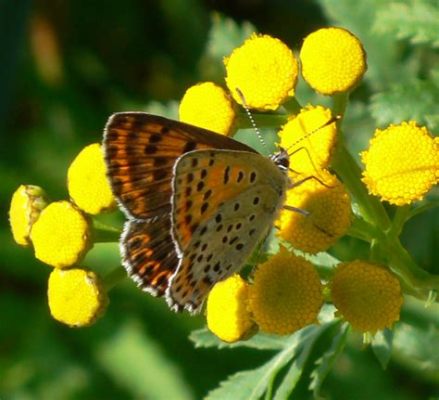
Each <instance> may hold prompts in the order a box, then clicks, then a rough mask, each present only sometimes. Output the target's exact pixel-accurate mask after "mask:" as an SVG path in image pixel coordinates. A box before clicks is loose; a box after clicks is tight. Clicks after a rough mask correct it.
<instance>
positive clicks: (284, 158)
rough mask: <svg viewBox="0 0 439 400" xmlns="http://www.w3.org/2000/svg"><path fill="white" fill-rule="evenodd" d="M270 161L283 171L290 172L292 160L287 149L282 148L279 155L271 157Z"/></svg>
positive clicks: (275, 154)
mask: <svg viewBox="0 0 439 400" xmlns="http://www.w3.org/2000/svg"><path fill="white" fill-rule="evenodd" d="M270 159H271V161H273V162H274V163H275V164H276V166H277V167H278V168H279V169H280V170H281V171H284V172H287V171H288V168H289V167H290V158H289V156H288V152H287V151H286V150H285V149H283V148H280V150H279V151H278V152H277V153H274V154H273V155H271V156H270Z"/></svg>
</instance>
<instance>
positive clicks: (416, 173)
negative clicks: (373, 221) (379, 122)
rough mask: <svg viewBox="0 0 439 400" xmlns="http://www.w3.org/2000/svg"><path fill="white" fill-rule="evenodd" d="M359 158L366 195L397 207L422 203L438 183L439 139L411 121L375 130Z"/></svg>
mask: <svg viewBox="0 0 439 400" xmlns="http://www.w3.org/2000/svg"><path fill="white" fill-rule="evenodd" d="M361 158H362V161H363V163H364V164H365V166H366V167H365V170H364V172H363V182H364V183H365V184H366V186H367V188H368V190H369V192H370V193H371V194H374V195H376V196H379V197H380V198H381V199H382V200H386V201H388V202H389V203H391V204H396V205H398V206H401V205H404V204H410V203H412V202H413V201H416V200H421V199H422V198H423V197H424V196H425V194H426V193H427V192H428V191H429V190H430V189H431V188H432V187H433V186H434V185H435V184H436V183H437V182H438V180H439V139H438V138H436V139H434V138H433V137H432V136H431V135H430V134H429V132H428V130H427V128H425V127H420V126H417V125H416V122H414V121H410V122H403V123H401V124H399V125H390V126H389V127H387V128H386V129H384V130H380V129H377V130H376V131H375V135H374V137H373V138H372V140H371V141H370V144H369V150H367V151H365V152H363V153H362V154H361Z"/></svg>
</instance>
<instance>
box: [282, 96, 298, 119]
mask: <svg viewBox="0 0 439 400" xmlns="http://www.w3.org/2000/svg"><path fill="white" fill-rule="evenodd" d="M282 106H283V108H284V109H285V111H286V112H287V114H288V115H291V114H292V115H296V114H299V112H300V110H301V109H302V106H301V105H300V103H299V102H298V101H297V99H296V98H295V97H291V98H290V99H289V100H288V101H286V102H285V103H284V104H282Z"/></svg>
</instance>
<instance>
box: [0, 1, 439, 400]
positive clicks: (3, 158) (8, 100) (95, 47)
mask: <svg viewBox="0 0 439 400" xmlns="http://www.w3.org/2000/svg"><path fill="white" fill-rule="evenodd" d="M204 3H206V2H204ZM204 3H203V2H201V1H197V0H192V1H178V2H175V1H171V0H163V1H155V2H145V4H142V3H141V2H135V1H133V0H131V1H128V2H125V3H123V4H120V2H114V1H108V2H106V3H105V4H104V3H102V4H100V3H99V2H98V3H96V4H94V3H93V2H90V4H88V3H87V4H85V3H84V2H77V3H76V2H53V1H49V2H48V3H47V4H46V5H45V4H43V3H38V4H31V2H30V1H21V2H2V3H1V5H0V22H1V23H0V26H2V35H0V45H1V47H2V54H4V55H5V57H3V61H2V63H1V65H0V87H1V88H2V90H1V91H0V130H1V132H2V134H1V135H0V211H1V213H2V217H3V218H2V219H1V221H0V229H1V231H0V242H1V243H2V245H0V256H1V257H0V315H1V317H0V343H1V344H2V345H1V351H0V376H1V379H0V398H2V399H3V398H4V399H17V400H18V399H48V398H54V399H61V400H62V399H66V400H70V399H78V398H80V399H97V398H105V399H112V398H152V399H199V398H204V397H205V396H206V393H207V397H206V398H207V399H228V398H232V399H241V398H242V399H257V398H262V397H265V398H267V399H268V398H274V399H287V398H297V399H307V398H322V397H325V398H337V399H341V400H344V399H352V398H355V399H370V398H377V399H394V398H398V399H404V400H405V399H407V400H412V399H419V398H433V397H434V396H436V397H437V394H438V393H439V392H438V391H439V356H438V353H437V352H436V351H435V349H437V348H438V346H439V318H438V315H439V308H438V305H437V302H433V304H430V307H429V308H426V307H424V306H425V303H424V302H421V301H419V300H415V299H413V298H410V297H408V299H406V301H405V306H404V309H403V313H402V315H401V321H400V322H399V323H397V324H396V326H395V329H394V330H393V333H391V332H390V331H387V330H386V331H384V332H383V333H379V334H377V335H376V336H375V338H374V339H373V340H372V342H371V345H370V346H369V347H367V348H364V346H363V345H362V343H361V337H360V335H358V334H357V333H355V332H351V331H350V330H349V328H348V326H347V325H346V324H345V323H341V322H340V321H339V320H338V319H337V318H336V317H335V316H334V310H333V309H332V308H326V309H325V310H324V312H323V313H322V314H321V315H320V316H319V320H320V322H321V324H320V325H312V326H310V327H306V328H305V329H303V330H301V331H299V332H297V333H295V334H293V335H291V336H289V337H279V336H274V335H267V334H262V333H259V334H257V335H256V336H254V337H252V338H251V339H249V340H247V341H242V342H238V343H235V344H226V343H224V342H221V341H220V340H219V339H218V338H216V337H215V336H214V335H213V334H211V333H210V332H209V331H207V330H206V329H203V328H201V327H202V326H204V324H205V321H204V317H202V316H200V317H198V318H190V317H188V316H185V315H175V314H173V313H170V312H169V310H168V308H167V307H166V305H165V304H163V302H161V301H160V300H158V299H152V298H150V297H149V296H146V295H144V294H143V293H140V292H139V291H138V290H137V288H135V287H134V285H133V284H132V283H131V282H128V281H127V282H125V283H124V284H122V285H119V286H118V287H117V288H116V289H115V290H114V291H112V292H111V304H110V306H109V309H108V311H107V314H106V315H105V317H104V318H103V319H102V320H100V321H99V322H98V323H97V324H96V325H94V326H93V327H90V328H87V329H84V330H71V329H70V328H67V327H64V326H60V325H59V324H57V323H56V322H54V321H53V320H51V319H50V315H49V312H48V309H47V304H45V301H46V300H45V293H46V281H47V276H48V274H49V272H50V270H49V269H48V268H47V267H46V266H44V265H41V263H38V262H37V261H35V259H34V257H33V255H32V251H31V250H28V249H20V248H18V247H17V246H16V245H15V244H14V243H13V242H12V239H11V236H10V233H9V229H8V226H7V225H8V224H7V209H8V204H9V201H10V195H11V193H12V192H13V190H14V189H15V188H16V187H17V186H18V185H19V184H20V183H35V184H39V185H41V186H44V188H45V189H47V191H48V192H49V193H51V194H52V197H53V199H62V198H67V192H66V187H65V179H66V177H65V174H66V169H67V166H68V165H69V163H70V161H71V160H72V159H73V158H74V156H75V155H76V154H77V152H78V151H79V150H80V149H81V147H82V146H83V145H85V144H88V143H90V142H97V141H100V140H101V131H102V127H103V125H104V123H105V120H106V118H107V117H108V115H110V114H111V113H112V112H114V111H122V110H145V111H148V112H151V113H155V114H160V115H166V116H168V117H170V118H176V117H177V114H178V112H177V106H178V99H179V98H180V97H181V95H182V93H183V92H184V90H185V88H186V87H187V86H188V85H190V84H193V83H195V82H197V81H199V80H205V79H210V80H214V81H217V82H219V83H221V84H223V83H224V81H223V77H224V68H223V64H222V60H223V57H224V56H227V55H228V54H229V53H230V51H231V50H232V49H233V48H234V47H236V46H238V45H240V44H241V43H242V42H243V41H244V40H245V39H246V38H247V37H248V36H249V35H250V34H251V33H252V32H253V31H255V30H256V29H257V30H259V31H260V32H262V33H270V34H273V35H274V36H280V37H281V38H282V39H283V40H284V41H285V42H286V43H287V44H289V45H290V46H291V47H293V48H296V49H297V48H299V47H300V45H301V42H302V39H303V37H304V35H305V34H306V33H308V32H311V31H312V30H314V29H316V28H317V27H320V26H321V25H322V24H327V25H337V26H341V27H345V28H347V29H349V30H351V31H352V32H353V33H354V34H356V35H357V36H358V37H359V38H360V39H361V41H362V43H363V45H364V48H365V50H366V52H367V57H368V72H367V74H366V76H365V79H364V81H363V82H362V83H361V84H360V85H359V87H358V88H357V90H356V91H354V92H353V93H352V95H351V98H350V103H349V106H348V109H347V112H346V119H345V122H344V123H345V133H346V141H347V144H348V146H349V149H350V150H351V151H352V152H353V153H354V155H355V156H356V157H357V155H358V152H359V151H360V150H364V149H365V147H366V146H367V141H368V138H369V137H370V136H371V134H372V133H373V130H374V128H375V127H376V126H378V127H383V126H385V125H387V124H389V123H398V122H400V121H402V120H407V119H415V120H417V121H418V122H419V123H421V124H426V125H427V126H428V127H429V128H430V129H432V130H434V129H437V127H438V126H439V117H438V115H439V108H438V104H439V90H438V88H439V68H438V67H437V65H438V64H437V60H438V55H437V48H438V43H439V39H438V38H439V34H438V33H439V7H438V4H437V2H436V1H433V0H417V1H409V0H407V1H392V2H387V1H384V2H383V1H381V0H363V1H360V2H353V1H350V0H316V1H315V2H314V3H315V9H314V10H311V9H309V8H307V7H308V6H309V4H307V3H309V2H306V1H298V2H294V4H293V3H291V4H289V5H288V6H287V5H286V3H285V4H283V2H266V4H262V3H264V2H259V3H261V4H262V5H261V4H259V3H258V5H255V3H254V2H253V3H252V6H251V8H242V9H239V10H238V9H237V8H236V9H234V11H231V9H233V8H234V7H244V6H243V2H241V3H240V5H233V6H232V5H231V4H229V5H227V6H225V5H224V6H223V7H224V9H222V10H220V11H227V12H229V13H230V15H229V16H227V17H225V16H224V15H222V14H221V13H219V12H218V10H213V9H208V8H207V6H205V5H204ZM218 3H221V2H218ZM223 3H224V2H223ZM12 4H13V5H12ZM264 6H265V8H264ZM315 10H318V11H319V12H315ZM268 11H269V13H268ZM268 14H269V15H270V16H271V17H272V21H270V24H268V21H265V20H266V19H267V18H266V15H268ZM36 17H41V18H43V19H44V21H46V22H47V23H48V26H49V28H50V29H51V31H50V32H51V34H50V35H49V36H50V37H51V38H54V40H55V43H56V46H57V54H58V57H59V59H60V60H61V61H60V68H61V70H62V76H63V79H62V80H61V81H60V82H58V83H56V84H54V83H51V82H50V81H47V80H46V79H45V77H44V74H43V73H42V71H41V65H39V64H38V59H37V55H38V51H40V53H42V54H43V55H44V54H45V53H44V51H43V50H45V49H47V48H46V47H45V48H44V49H43V50H42V49H41V48H39V49H38V48H36V47H35V43H34V42H32V40H31V39H32V35H33V34H34V33H35V32H34V31H33V30H32V29H34V25H33V23H34V21H35V18H36ZM286 19H290V20H291V21H292V22H291V26H290V27H288V26H284V25H285V24H284V25H283V26H276V24H277V23H278V21H285V20H286ZM237 21H240V22H237ZM249 21H251V22H249ZM264 21H265V23H264ZM293 28H294V30H295V31H294V32H293ZM298 31H301V33H300V36H298V35H297V32H298ZM281 32H282V35H281ZM303 32H305V33H303ZM40 56H41V54H40ZM39 60H40V61H41V58H40V59H39ZM43 67H44V63H43ZM46 68H47V64H46ZM298 97H300V98H301V99H304V100H306V101H310V102H313V103H319V104H325V103H326V104H327V103H329V100H328V99H327V98H323V97H322V96H319V95H316V94H315V93H314V92H312V91H311V90H310V89H309V88H308V87H306V85H305V84H303V83H300V86H299V89H298ZM264 133H265V132H264ZM249 136H251V135H248V134H247V132H241V133H240V136H239V138H242V137H246V140H247V142H252V144H253V142H254V144H255V145H256V146H258V145H259V144H258V140H257V138H255V137H251V138H250V139H249V140H248V139H247V138H248V137H249ZM434 197H436V203H434V201H433V200H434V199H431V203H430V204H429V205H428V204H427V205H425V206H420V207H424V208H422V209H421V208H420V209H419V210H420V211H423V213H422V214H421V213H420V212H419V213H418V212H416V210H414V211H412V214H410V215H406V216H404V215H402V214H400V213H398V212H395V210H394V209H392V208H391V207H388V211H389V213H390V215H391V217H392V218H393V219H394V221H395V220H397V219H398V218H401V223H400V224H399V225H398V224H395V225H398V226H399V227H400V228H401V229H402V233H401V234H402V242H403V244H404V246H405V247H406V248H407V249H408V250H409V251H410V252H411V253H412V254H413V255H414V257H415V260H416V261H417V262H418V264H419V265H421V266H422V267H423V268H425V270H426V271H428V272H431V273H432V274H437V273H439V270H438V268H439V267H438V265H439V263H438V260H439V259H438V252H437V248H438V246H439V241H438V238H439V236H438V228H437V227H438V226H439V224H438V222H439V213H438V208H437V207H436V208H433V206H432V204H433V205H434V204H437V193H433V194H432V196H431V198H434ZM429 208H431V209H429ZM405 217H406V219H404V218H405ZM409 217H412V218H411V219H410V220H409V221H408V218H409ZM103 219H104V220H105V222H107V223H110V224H114V225H117V224H120V223H121V221H122V218H121V216H120V215H114V216H106V217H104V218H103ZM406 222H407V223H406ZM354 228H355V226H354ZM398 233H399V232H398ZM271 250H273V251H274V249H270V251H271ZM363 254H365V251H364V244H363V242H361V241H359V240H357V239H356V238H353V237H351V238H346V239H343V240H342V241H340V242H339V243H338V244H337V245H336V246H334V248H333V249H331V251H330V252H328V253H321V254H318V255H316V256H313V257H310V259H311V260H312V262H313V263H315V264H317V265H318V269H319V273H320V274H321V276H323V277H324V278H325V279H328V278H329V277H330V276H331V274H332V270H333V267H334V265H335V264H337V263H338V261H339V260H340V259H348V258H349V257H350V258H352V259H354V258H361V257H362V256H363ZM119 262H120V259H119V253H118V249H117V246H114V245H113V244H99V245H96V246H95V247H94V249H93V250H92V251H91V252H90V253H89V254H88V255H87V258H86V259H85V261H84V265H85V266H88V267H91V268H93V269H95V270H98V271H99V273H101V274H102V275H105V274H107V273H109V272H110V271H111V270H112V269H113V268H114V267H115V266H117V265H119ZM200 328H201V329H200ZM188 336H189V338H190V341H189V340H188V339H187V337H188ZM381 367H382V368H381ZM384 368H385V370H384ZM221 380H222V383H221V384H220V385H219V387H218V382H219V381H221Z"/></svg>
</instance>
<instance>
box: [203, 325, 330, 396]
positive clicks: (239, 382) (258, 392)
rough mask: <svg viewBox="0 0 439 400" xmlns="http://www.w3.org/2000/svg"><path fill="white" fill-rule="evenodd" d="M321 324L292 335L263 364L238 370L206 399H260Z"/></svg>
mask: <svg viewBox="0 0 439 400" xmlns="http://www.w3.org/2000/svg"><path fill="white" fill-rule="evenodd" d="M321 329H322V327H321V326H316V325H312V326H308V327H306V328H304V329H302V330H301V331H299V332H297V333H295V334H293V335H291V336H289V337H288V339H287V340H286V342H285V348H284V349H283V350H282V351H280V352H279V353H277V355H276V356H274V357H273V358H272V359H271V360H270V361H268V362H267V363H266V364H264V365H263V366H261V367H259V368H257V369H255V370H251V371H243V372H238V373H237V374H235V375H232V376H230V377H229V378H228V379H227V380H226V381H223V382H221V384H220V386H219V387H218V388H217V389H214V390H212V391H211V392H209V393H208V395H207V397H206V400H223V399H233V400H241V399H242V400H252V399H259V398H260V397H261V396H262V395H263V394H264V393H265V392H266V391H267V388H268V387H269V386H270V384H271V383H272V382H273V380H274V378H275V377H276V375H277V373H278V372H279V371H280V370H281V369H282V367H284V366H285V365H286V364H287V363H288V362H289V361H290V360H292V359H293V357H294V356H295V355H296V354H297V352H298V351H299V349H301V348H302V347H303V345H304V344H306V343H307V342H308V341H314V340H315V337H316V335H318V334H319V332H320V330H321Z"/></svg>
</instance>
